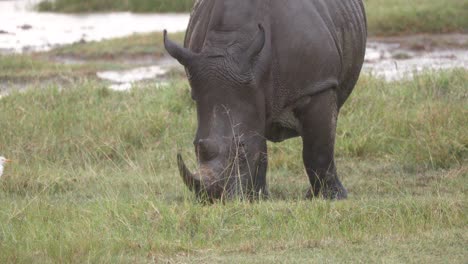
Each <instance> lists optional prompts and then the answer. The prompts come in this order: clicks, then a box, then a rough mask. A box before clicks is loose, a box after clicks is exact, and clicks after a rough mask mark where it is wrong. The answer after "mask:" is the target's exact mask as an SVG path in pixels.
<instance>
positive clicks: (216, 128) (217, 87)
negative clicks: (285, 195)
mask: <svg viewBox="0 0 468 264" xmlns="http://www.w3.org/2000/svg"><path fill="white" fill-rule="evenodd" d="M164 44H165V47H166V50H167V51H168V52H169V54H170V55H171V56H172V57H174V58H175V59H177V60H178V61H179V62H180V63H181V64H182V65H183V66H185V68H186V73H187V76H188V79H189V82H190V86H191V94H192V98H193V100H195V102H196V107H197V119H198V129H197V132H196V136H195V140H194V146H195V153H196V155H197V160H198V165H199V168H198V170H197V171H196V172H195V173H192V172H191V171H190V170H189V169H188V168H187V166H186V165H185V163H184V161H183V159H182V157H181V156H180V155H178V158H177V160H178V165H179V171H180V174H181V176H182V179H183V181H184V182H185V184H186V185H187V186H188V188H189V189H190V190H192V191H194V192H195V193H196V194H197V195H198V196H199V197H207V198H208V199H210V200H212V199H225V198H228V199H229V198H234V197H241V198H244V197H248V198H252V197H255V196H258V195H262V194H265V190H266V189H265V188H266V180H265V174H266V167H267V166H266V164H267V158H266V139H265V137H264V134H265V133H264V132H265V96H264V91H262V89H258V80H257V78H256V76H255V75H256V74H258V73H256V71H255V70H254V69H255V65H256V64H257V61H258V58H259V54H260V52H261V51H262V49H263V47H264V44H265V32H264V29H263V27H262V26H261V25H259V30H258V31H257V33H256V34H255V36H253V37H250V38H246V41H245V43H238V44H236V45H232V46H229V47H226V48H219V47H214V46H210V45H206V47H205V48H203V50H202V51H201V52H200V53H194V52H192V51H190V50H189V49H187V48H184V47H182V46H180V45H178V44H176V43H174V42H172V41H171V40H169V38H168V37H167V33H166V32H164ZM257 68H258V67H257Z"/></svg>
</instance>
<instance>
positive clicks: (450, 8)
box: [38, 0, 468, 36]
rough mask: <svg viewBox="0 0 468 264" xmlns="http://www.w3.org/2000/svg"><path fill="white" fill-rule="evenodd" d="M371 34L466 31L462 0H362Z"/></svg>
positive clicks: (60, 3)
mask: <svg viewBox="0 0 468 264" xmlns="http://www.w3.org/2000/svg"><path fill="white" fill-rule="evenodd" d="M193 2H194V1H193V0H158V1H153V0H131V1H128V0H118V1H111V0H87V1H81V0H80V1H79V0H55V1H53V2H50V1H44V2H42V3H41V4H39V5H38V9H39V10H41V11H53V12H66V13H72V12H78V13H79V12H103V11H105V12H111V11H133V12H189V11H190V10H191V8H192V5H193ZM365 4H366V9H367V16H368V21H369V32H370V34H371V35H380V36H382V35H401V34H415V33H448V32H466V30H467V28H468V11H467V10H468V2H467V1H465V0H446V1H439V0H413V1H406V0H365Z"/></svg>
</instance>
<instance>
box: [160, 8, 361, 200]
mask: <svg viewBox="0 0 468 264" xmlns="http://www.w3.org/2000/svg"><path fill="white" fill-rule="evenodd" d="M366 38H367V25H366V17H365V12H364V7H363V3H362V1H361V0H294V1H289V0H288V1H285V0H243V1H240V0H199V1H197V3H196V4H195V7H194V10H193V12H192V15H191V19H190V23H189V25H188V29H187V33H186V37H185V44H184V47H182V46H180V45H178V44H176V43H174V42H172V41H171V40H169V38H168V37H167V34H166V32H165V46H166V49H167V51H168V52H169V54H170V55H171V56H172V57H174V58H176V59H177V60H178V61H179V62H180V63H181V64H182V65H184V66H185V68H186V73H187V76H188V79H189V81H190V85H191V94H192V98H193V100H195V102H196V107H197V117H198V130H197V132H196V136H195V141H194V145H195V152H196V153H197V160H198V163H199V168H198V170H197V171H196V172H195V173H192V172H190V170H189V169H188V168H187V167H186V166H185V164H184V161H183V160H182V157H181V156H180V155H179V156H178V164H179V170H180V173H181V175H182V178H183V180H184V182H185V184H186V185H187V186H188V187H189V188H190V189H191V190H193V191H194V192H195V193H196V194H197V195H198V196H199V197H205V198H208V199H210V200H214V199H230V198H234V197H241V198H245V197H247V198H248V199H251V198H258V197H261V196H266V195H268V191H267V181H266V170H267V144H266V142H267V140H270V141H273V142H280V141H283V140H286V139H288V138H292V137H296V136H301V137H302V140H303V161H304V165H305V168H306V171H307V174H308V176H309V181H310V184H311V188H310V190H309V192H308V196H309V197H312V196H318V195H320V194H322V195H323V197H325V198H328V199H344V198H346V197H347V191H346V189H345V188H344V187H343V185H342V184H341V182H340V180H339V179H338V176H337V172H336V167H335V161H334V144H335V134H336V133H335V129H336V124H337V116H338V113H339V110H340V108H341V106H342V105H343V103H344V102H345V101H346V99H347V98H348V96H349V95H350V93H351V91H352V90H353V88H354V86H355V84H356V81H357V79H358V77H359V73H360V71H361V66H362V63H363V60H364V54H365V46H366Z"/></svg>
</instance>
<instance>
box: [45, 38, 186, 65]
mask: <svg viewBox="0 0 468 264" xmlns="http://www.w3.org/2000/svg"><path fill="white" fill-rule="evenodd" d="M184 35H185V34H184V33H174V34H171V39H173V40H174V41H177V42H179V43H183V40H184ZM48 54H49V55H51V56H55V57H67V58H79V59H81V60H105V61H109V60H126V59H131V60H139V59H140V60H144V59H145V58H150V59H152V60H155V59H160V58H161V57H163V56H164V55H165V54H166V51H165V49H164V46H163V34H162V32H155V33H148V34H134V35H132V36H128V37H122V38H115V39H109V40H103V41H99V42H96V41H93V42H88V43H75V44H72V45H66V46H63V47H59V48H56V49H54V50H52V51H50V52H49V53H48Z"/></svg>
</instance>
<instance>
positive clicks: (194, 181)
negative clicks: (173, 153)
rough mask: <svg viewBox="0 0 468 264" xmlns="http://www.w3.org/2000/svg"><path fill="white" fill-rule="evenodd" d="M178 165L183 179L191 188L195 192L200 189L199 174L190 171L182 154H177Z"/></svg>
mask: <svg viewBox="0 0 468 264" xmlns="http://www.w3.org/2000/svg"><path fill="white" fill-rule="evenodd" d="M177 165H178V167H179V173H180V176H182V179H183V180H184V183H185V185H187V187H188V188H189V190H190V191H195V192H198V191H200V187H201V180H200V178H199V176H198V175H196V174H193V173H191V172H190V170H189V169H188V168H187V166H185V162H184V160H183V159H182V155H180V154H177Z"/></svg>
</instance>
